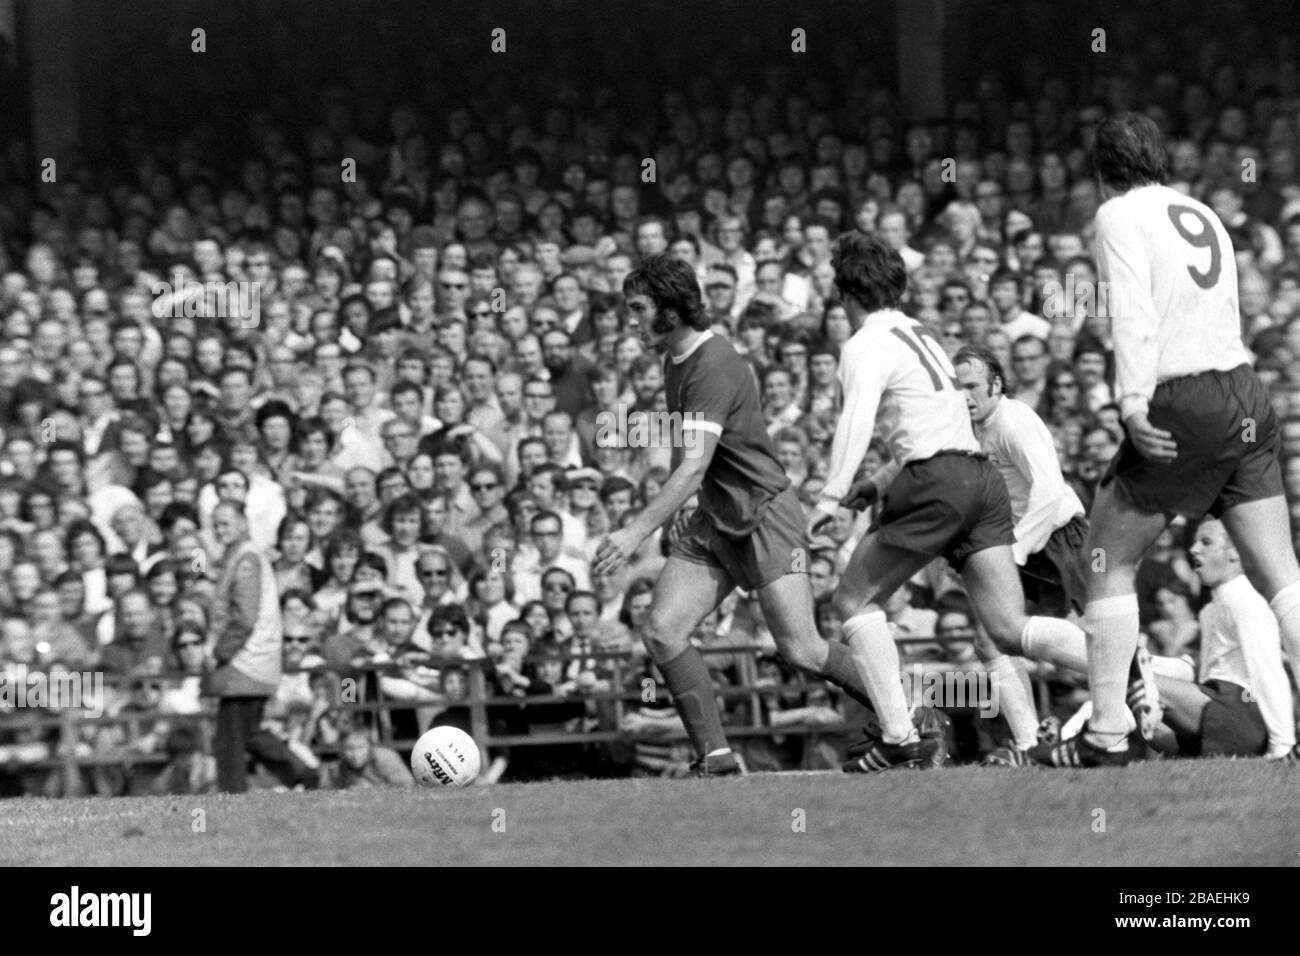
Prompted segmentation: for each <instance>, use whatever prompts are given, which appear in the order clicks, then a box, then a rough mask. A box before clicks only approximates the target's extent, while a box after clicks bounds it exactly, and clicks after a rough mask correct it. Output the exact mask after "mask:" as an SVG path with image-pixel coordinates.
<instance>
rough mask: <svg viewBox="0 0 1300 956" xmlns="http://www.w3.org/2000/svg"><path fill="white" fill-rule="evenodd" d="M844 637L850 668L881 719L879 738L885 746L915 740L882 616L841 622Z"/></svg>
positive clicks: (868, 615)
mask: <svg viewBox="0 0 1300 956" xmlns="http://www.w3.org/2000/svg"><path fill="white" fill-rule="evenodd" d="M844 636H845V638H847V640H848V644H849V651H850V652H851V653H852V654H853V666H854V667H855V668H857V671H858V675H859V676H860V677H861V678H862V683H863V685H864V686H865V687H866V688H867V696H868V697H870V698H871V703H872V706H874V707H875V708H876V716H877V717H878V718H879V719H880V734H881V738H882V739H883V740H884V741H885V743H887V744H901V743H905V742H909V741H910V740H912V739H914V738H918V737H919V735H918V734H917V732H916V728H915V727H913V726H912V713H911V710H910V709H909V707H908V701H907V697H906V695H904V694H903V682H902V680H901V679H900V677H899V671H898V647H897V645H895V644H894V637H893V635H892V634H890V633H889V624H888V623H887V622H886V620H885V612H884V611H868V612H866V613H865V614H855V615H854V616H853V617H851V618H849V619H848V620H847V621H845V622H844Z"/></svg>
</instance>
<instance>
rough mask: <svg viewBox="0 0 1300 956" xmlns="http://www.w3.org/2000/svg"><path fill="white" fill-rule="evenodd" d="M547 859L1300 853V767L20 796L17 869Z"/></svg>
mask: <svg viewBox="0 0 1300 956" xmlns="http://www.w3.org/2000/svg"><path fill="white" fill-rule="evenodd" d="M200 825H201V826H200ZM1103 827H1104V829H1103ZM196 831H200V832H196ZM538 863H544V864H559V865H583V864H597V865H609V864H623V865H626V864H631V865H645V864H683V863H685V864H743V865H753V864H760V865H762V864H795V865H827V864H831V865H836V864H839V865H859V864H869V865H883V864H891V865H897V864H902V865H907V864H931V865H944V866H960V865H996V866H1007V865H1023V864H1036V865H1074V866H1110V865H1139V866H1140V865H1155V866H1178V865H1204V866H1222V865H1228V864H1236V865H1258V864H1268V865H1279V864H1281V865H1296V864H1297V863H1300V769H1298V768H1295V767H1286V766H1278V765H1276V764H1271V763H1265V762H1264V761H1259V760H1252V761H1232V760H1197V761H1192V760H1183V761H1162V762H1155V763H1145V764H1139V765H1136V766H1133V767H1129V768H1127V769H1123V770H1091V771H1049V770H1028V769H1026V770H1008V769H994V768H978V767H966V768H956V769H948V770H941V771H931V772H917V771H899V772H895V773H889V774H884V775H881V776H875V777H862V776H848V775H839V774H766V775H756V776H751V777H746V778H732V779H720V780H611V781H583V782H558V783H541V784H527V785H512V786H499V787H485V788H470V789H467V790H438V791H430V790H411V791H391V790H352V791H345V792H325V793H269V792H258V793H250V794H244V795H240V796H224V795H223V796H207V797H150V798H122V799H111V800H110V799H98V800H94V799H90V800H6V801H3V803H0V866H14V865H27V864H43V865H52V866H66V865H91V866H94V865H110V864H111V865H141V866H148V865H161V866H212V865H226V864H243V865H255V866H274V865H285V864H299V865H325V866H329V865H343V866H346V865H355V864H369V865H376V864H378V865H388V866H394V865H429V864H458V865H490V866H501V865H524V864H538Z"/></svg>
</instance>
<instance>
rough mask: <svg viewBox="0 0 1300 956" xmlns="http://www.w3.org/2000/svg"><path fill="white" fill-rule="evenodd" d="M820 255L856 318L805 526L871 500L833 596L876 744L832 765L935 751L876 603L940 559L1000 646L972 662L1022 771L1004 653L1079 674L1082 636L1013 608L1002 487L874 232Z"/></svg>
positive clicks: (1023, 694) (944, 360) (1025, 701)
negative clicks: (866, 461)
mask: <svg viewBox="0 0 1300 956" xmlns="http://www.w3.org/2000/svg"><path fill="white" fill-rule="evenodd" d="M832 261H833V263H834V266H835V283H836V285H837V286H838V287H839V290H840V293H841V294H842V295H843V296H844V297H845V299H846V301H849V302H851V303H853V304H854V306H856V307H860V308H862V309H863V310H865V312H866V315H865V317H864V318H863V320H862V325H861V328H859V329H858V331H857V332H856V333H855V334H854V335H853V337H852V338H851V339H849V341H848V342H847V343H845V345H844V349H843V353H842V355H841V358H840V384H841V385H842V386H843V390H844V412H843V414H842V415H841V416H840V420H839V423H838V424H837V426H836V428H835V439H834V442H833V444H832V446H831V466H830V476H829V477H828V478H827V481H826V487H825V489H824V490H823V492H822V498H821V500H820V501H819V502H818V505H817V509H816V510H815V511H814V513H813V515H812V516H811V517H810V518H809V522H808V532H809V534H810V535H812V534H815V533H816V531H817V529H818V528H819V527H820V526H821V525H822V524H823V523H824V522H826V521H828V520H830V518H831V516H832V515H833V514H834V512H835V509H836V507H838V506H839V505H840V504H841V503H843V504H844V505H845V506H848V507H852V508H856V509H859V510H860V509H862V508H864V507H866V506H867V505H869V504H870V503H871V502H872V501H874V500H875V499H876V497H877V496H881V497H882V508H881V511H880V516H879V519H878V521H877V522H876V524H874V525H873V526H872V528H871V530H870V531H869V533H868V534H867V536H866V537H865V538H863V539H862V541H861V542H860V543H859V544H858V547H857V548H856V550H854V552H853V555H852V557H851V558H850V559H849V564H848V567H847V568H846V569H845V572H844V574H843V575H842V576H841V579H840V584H839V587H838V588H836V591H835V597H834V600H835V604H836V606H837V608H838V609H839V611H840V613H841V614H842V615H843V619H844V634H845V637H846V638H847V639H848V642H849V647H850V649H851V650H852V652H853V660H854V663H855V664H856V665H857V667H858V670H859V672H860V673H861V674H862V679H863V682H864V683H865V684H866V686H867V690H868V692H869V694H870V696H871V701H872V703H873V704H874V706H875V710H876V713H877V715H878V716H879V720H880V736H879V739H875V740H868V741H867V742H865V743H864V744H863V745H862V746H861V750H862V755H861V758H860V759H859V760H857V761H856V762H854V764H853V766H852V767H847V766H846V768H845V769H857V770H861V771H874V770H884V769H888V768H890V767H897V766H916V765H917V764H919V763H923V762H926V760H927V757H928V750H929V749H930V748H932V747H933V746H934V743H933V741H926V740H921V739H920V738H919V737H918V734H917V732H916V730H915V729H914V728H913V726H912V722H911V720H910V717H909V711H908V706H907V701H906V699H905V697H904V694H903V689H902V685H901V684H900V682H899V679H898V665H899V660H898V649H897V647H896V646H895V644H894V640H893V637H892V635H891V634H890V632H889V626H888V624H887V623H886V620H885V612H884V610H883V608H882V605H883V603H884V601H885V599H886V598H888V597H889V595H890V594H892V593H893V592H894V591H895V590H896V589H897V588H898V587H899V586H900V585H902V584H903V582H905V581H906V580H907V579H908V578H910V577H911V576H912V575H914V574H915V573H916V572H917V571H919V570H921V568H923V567H925V565H927V564H929V563H930V561H932V560H933V559H934V558H935V557H937V556H939V555H942V556H943V557H945V558H947V559H948V561H949V563H951V564H952V566H953V567H954V569H956V570H957V572H958V573H960V574H961V577H962V580H963V582H964V583H965V585H966V588H967V591H968V592H969V594H970V598H971V603H972V605H973V606H974V609H975V613H976V616H977V618H978V619H979V622H980V624H981V625H982V626H983V627H984V629H985V631H986V632H987V633H988V635H989V637H990V638H991V639H992V641H993V643H994V645H995V646H996V649H997V650H998V651H999V652H1000V653H998V654H997V655H996V656H995V657H993V658H992V659H991V660H986V661H985V667H986V668H987V670H988V672H989V673H990V675H991V676H992V678H993V680H994V681H995V682H996V686H997V688H998V703H999V706H1000V708H1001V713H1002V715H1003V716H1004V717H1005V718H1006V720H1007V723H1008V725H1009V726H1010V727H1011V732H1012V735H1013V737H1014V740H1015V745H1016V753H1015V754H1014V755H1013V756H1012V758H1011V760H1010V762H1013V763H1015V764H1017V765H1022V764H1024V763H1025V762H1026V760H1025V756H1024V754H1025V751H1027V750H1028V748H1030V747H1031V746H1033V745H1034V744H1035V743H1036V741H1037V729H1038V717H1037V712H1036V710H1035V708H1034V702H1033V697H1032V695H1031V693H1030V689H1029V683H1028V680H1027V679H1026V677H1025V674H1024V670H1023V662H1017V661H1013V660H1012V659H1011V657H1009V656H1007V655H1019V654H1024V655H1026V656H1029V657H1034V658H1037V659H1040V660H1045V661H1049V662H1050V663H1053V664H1058V665H1060V666H1063V667H1078V666H1079V664H1080V663H1081V662H1082V661H1083V660H1084V658H1085V642H1084V635H1083V632H1082V631H1081V630H1079V628H1077V627H1075V626H1074V625H1073V624H1071V623H1069V622H1068V621H1062V620H1057V619H1054V618H1048V617H1027V616H1026V614H1025V597H1024V592H1023V590H1022V589H1021V586H1020V578H1019V576H1018V574H1017V572H1016V562H1015V559H1014V558H1013V556H1012V546H1013V544H1014V543H1015V535H1014V533H1013V527H1014V525H1013V521H1012V514H1011V503H1010V501H1009V500H1008V497H1007V486H1006V483H1005V482H1004V481H1003V480H1002V476H1001V475H1000V474H999V473H998V471H997V469H996V468H995V467H994V466H993V464H992V463H991V462H990V461H989V460H988V458H987V457H986V456H985V455H984V454H983V453H982V452H981V451H980V446H979V442H977V441H976V440H975V435H974V433H973V431H972V430H971V421H970V415H969V414H968V413H967V411H966V399H965V397H964V392H963V391H962V389H960V388H959V387H958V385H957V381H956V377H955V372H954V370H953V367H952V363H951V362H949V360H948V356H947V355H946V354H944V351H943V349H942V348H940V346H939V343H938V342H936V341H935V340H934V338H933V336H931V335H930V333H929V332H928V331H927V330H926V329H925V327H924V326H922V325H921V324H920V323H919V322H917V321H916V320H914V319H911V318H909V317H908V316H906V315H904V314H903V313H902V312H900V311H898V304H899V302H900V301H901V300H902V297H903V292H904V290H905V289H906V287H907V272H906V269H905V267H904V265H903V260H902V259H901V258H900V257H899V255H898V253H897V252H895V251H894V250H893V249H891V248H890V247H889V246H887V245H886V244H885V243H884V242H883V241H882V240H880V239H879V238H878V237H876V236H866V235H863V234H862V233H859V232H852V233H848V234H847V235H844V236H841V237H840V239H839V240H838V242H837V243H836V246H835V252H834V256H833V259H832ZM877 423H879V424H880V425H881V426H882V429H883V431H884V436H885V441H886V443H887V444H888V445H889V450H890V452H891V455H892V464H891V465H890V466H889V467H887V468H885V469H881V472H880V473H878V474H880V475H881V478H880V479H879V481H877V480H875V478H874V477H873V478H867V479H865V480H863V481H860V482H858V483H857V484H852V485H851V482H852V481H853V478H854V475H855V473H856V472H857V470H858V468H859V466H860V465H861V463H862V459H863V456H864V455H865V453H866V451H867V447H868V445H869V443H870V441H871V436H872V433H873V432H874V430H875V427H876V425H877ZM882 486H887V487H882Z"/></svg>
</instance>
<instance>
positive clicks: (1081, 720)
mask: <svg viewBox="0 0 1300 956" xmlns="http://www.w3.org/2000/svg"><path fill="white" fill-rule="evenodd" d="M1091 716H1092V701H1090V700H1085V701H1084V702H1083V704H1082V705H1081V706H1080V707H1079V709H1078V710H1076V711H1075V712H1074V713H1073V714H1071V715H1070V719H1069V720H1067V721H1066V722H1065V723H1064V724H1062V725H1061V739H1062V740H1069V739H1070V738H1071V737H1077V736H1079V731H1081V730H1083V727H1084V724H1086V723H1087V722H1088V718H1089V717H1091Z"/></svg>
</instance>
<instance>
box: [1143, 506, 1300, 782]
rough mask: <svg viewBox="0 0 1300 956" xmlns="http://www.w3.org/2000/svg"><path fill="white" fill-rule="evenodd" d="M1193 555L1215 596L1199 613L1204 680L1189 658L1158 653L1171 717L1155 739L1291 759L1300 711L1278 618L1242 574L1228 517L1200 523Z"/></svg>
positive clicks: (1155, 663) (1188, 750)
mask: <svg viewBox="0 0 1300 956" xmlns="http://www.w3.org/2000/svg"><path fill="white" fill-rule="evenodd" d="M1191 558H1192V567H1193V568H1194V569H1195V570H1196V574H1197V576H1198V577H1200V579H1201V583H1202V584H1204V585H1205V586H1206V587H1207V588H1211V589H1212V592H1211V593H1212V595H1213V598H1212V600H1211V601H1210V603H1209V604H1207V605H1206V606H1205V607H1204V608H1202V609H1201V614H1200V625H1201V669H1200V675H1199V682H1198V675H1197V674H1196V673H1195V672H1194V671H1193V669H1192V666H1191V664H1190V662H1189V661H1188V660H1187V659H1185V658H1181V657H1179V658H1170V657H1155V658H1152V670H1154V671H1155V674H1156V685H1157V687H1159V689H1160V702H1161V705H1162V708H1163V713H1164V721H1163V723H1162V724H1161V726H1160V728H1158V729H1157V731H1156V733H1155V734H1153V735H1152V737H1151V738H1149V739H1148V743H1150V744H1151V745H1152V746H1154V747H1156V748H1157V749H1159V750H1163V751H1165V752H1167V753H1177V754H1182V755H1183V756H1185V757H1199V756H1206V757H1213V756H1230V757H1246V756H1259V755H1264V756H1268V757H1272V758H1286V757H1288V756H1289V755H1290V754H1291V753H1292V752H1293V751H1294V749H1295V744H1296V739H1295V712H1294V709H1293V706H1292V702H1291V684H1290V682H1289V681H1288V680H1287V676H1286V671H1285V670H1284V669H1283V667H1282V641H1281V637H1280V635H1279V632H1278V626H1277V620H1276V618H1274V617H1273V613H1272V611H1270V610H1269V607H1268V602H1267V601H1265V600H1264V598H1263V597H1261V596H1260V594H1259V592H1258V591H1256V590H1255V589H1254V588H1253V587H1251V586H1250V581H1248V580H1247V579H1246V576H1245V574H1243V573H1242V570H1241V556H1240V554H1239V552H1238V551H1237V549H1236V548H1235V547H1233V544H1232V541H1231V540H1230V539H1229V538H1228V532H1227V531H1226V530H1225V529H1224V527H1223V523H1222V522H1221V521H1219V520H1217V519H1215V518H1206V519H1205V520H1204V521H1203V522H1201V525H1200V527H1199V528H1197V529H1196V540H1195V542H1194V543H1193V544H1192V549H1191Z"/></svg>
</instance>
